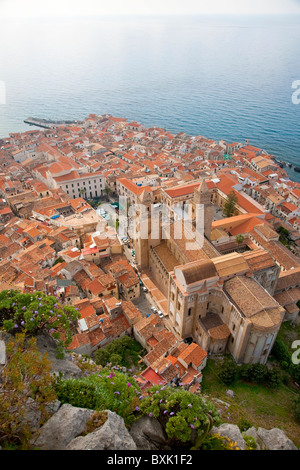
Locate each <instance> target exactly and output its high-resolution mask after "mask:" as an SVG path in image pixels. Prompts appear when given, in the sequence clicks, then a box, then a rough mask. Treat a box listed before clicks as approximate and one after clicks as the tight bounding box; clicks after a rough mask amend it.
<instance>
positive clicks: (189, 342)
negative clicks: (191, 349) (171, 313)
mask: <svg viewBox="0 0 300 470" xmlns="http://www.w3.org/2000/svg"><path fill="white" fill-rule="evenodd" d="M193 341H194V340H193V338H192V337H191V336H189V337H188V338H185V339H184V340H183V342H184V343H186V344H191V343H192V342H193Z"/></svg>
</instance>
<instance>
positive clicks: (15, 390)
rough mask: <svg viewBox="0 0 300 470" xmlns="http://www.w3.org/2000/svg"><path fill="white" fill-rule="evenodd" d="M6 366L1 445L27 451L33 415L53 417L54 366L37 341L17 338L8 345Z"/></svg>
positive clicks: (0, 392) (0, 384)
mask: <svg viewBox="0 0 300 470" xmlns="http://www.w3.org/2000/svg"><path fill="white" fill-rule="evenodd" d="M6 355H7V358H6V363H5V366H4V367H3V369H2V370H1V375H0V442H1V445H2V446H3V445H4V446H5V443H6V444H15V445H17V446H21V447H22V448H25V449H26V448H27V446H28V443H29V440H30V438H31V435H32V432H31V426H30V415H31V413H32V412H34V413H35V415H37V414H38V415H39V416H40V424H42V423H43V422H45V421H46V419H47V418H48V417H49V414H48V413H49V412H48V407H47V405H49V403H51V402H53V401H54V400H56V398H57V397H56V393H55V390H54V378H53V376H52V375H51V363H50V362H49V361H48V358H47V356H46V355H41V354H40V353H39V351H38V349H37V347H36V339H35V338H30V339H26V337H25V333H23V334H16V335H15V336H14V337H13V338H12V339H11V340H10V341H9V342H8V343H7V345H6Z"/></svg>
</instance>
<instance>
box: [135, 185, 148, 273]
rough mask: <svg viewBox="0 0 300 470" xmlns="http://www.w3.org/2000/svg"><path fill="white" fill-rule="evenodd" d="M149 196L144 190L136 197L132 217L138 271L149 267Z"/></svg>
mask: <svg viewBox="0 0 300 470" xmlns="http://www.w3.org/2000/svg"><path fill="white" fill-rule="evenodd" d="M151 204H152V198H151V196H150V194H149V193H148V192H147V191H146V190H144V191H143V192H142V193H141V195H140V196H139V197H138V202H137V204H136V208H135V217H134V236H135V241H134V244H135V259H136V262H137V265H138V267H139V269H145V268H148V267H149V247H150V245H149V243H150V238H151Z"/></svg>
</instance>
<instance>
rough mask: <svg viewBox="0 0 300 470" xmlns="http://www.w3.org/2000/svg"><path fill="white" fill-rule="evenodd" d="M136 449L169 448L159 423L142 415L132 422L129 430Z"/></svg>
mask: <svg viewBox="0 0 300 470" xmlns="http://www.w3.org/2000/svg"><path fill="white" fill-rule="evenodd" d="M129 433H130V435H131V437H132V438H133V440H134V442H135V443H136V446H137V449H138V450H170V449H171V448H170V447H169V445H168V439H167V436H166V433H165V432H164V430H163V428H162V426H161V425H160V423H159V422H158V421H157V420H156V419H154V418H149V417H148V416H144V417H142V418H140V419H138V420H137V421H135V422H134V423H133V425H132V426H131V428H130V431H129Z"/></svg>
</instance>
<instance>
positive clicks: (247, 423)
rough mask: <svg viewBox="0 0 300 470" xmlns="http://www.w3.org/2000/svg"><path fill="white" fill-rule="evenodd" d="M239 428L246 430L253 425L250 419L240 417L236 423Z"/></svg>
mask: <svg viewBox="0 0 300 470" xmlns="http://www.w3.org/2000/svg"><path fill="white" fill-rule="evenodd" d="M237 425H238V427H239V429H240V431H241V432H243V431H247V429H249V428H251V427H252V426H253V425H252V423H250V421H248V420H247V419H245V418H240V419H239V420H238V423H237Z"/></svg>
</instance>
